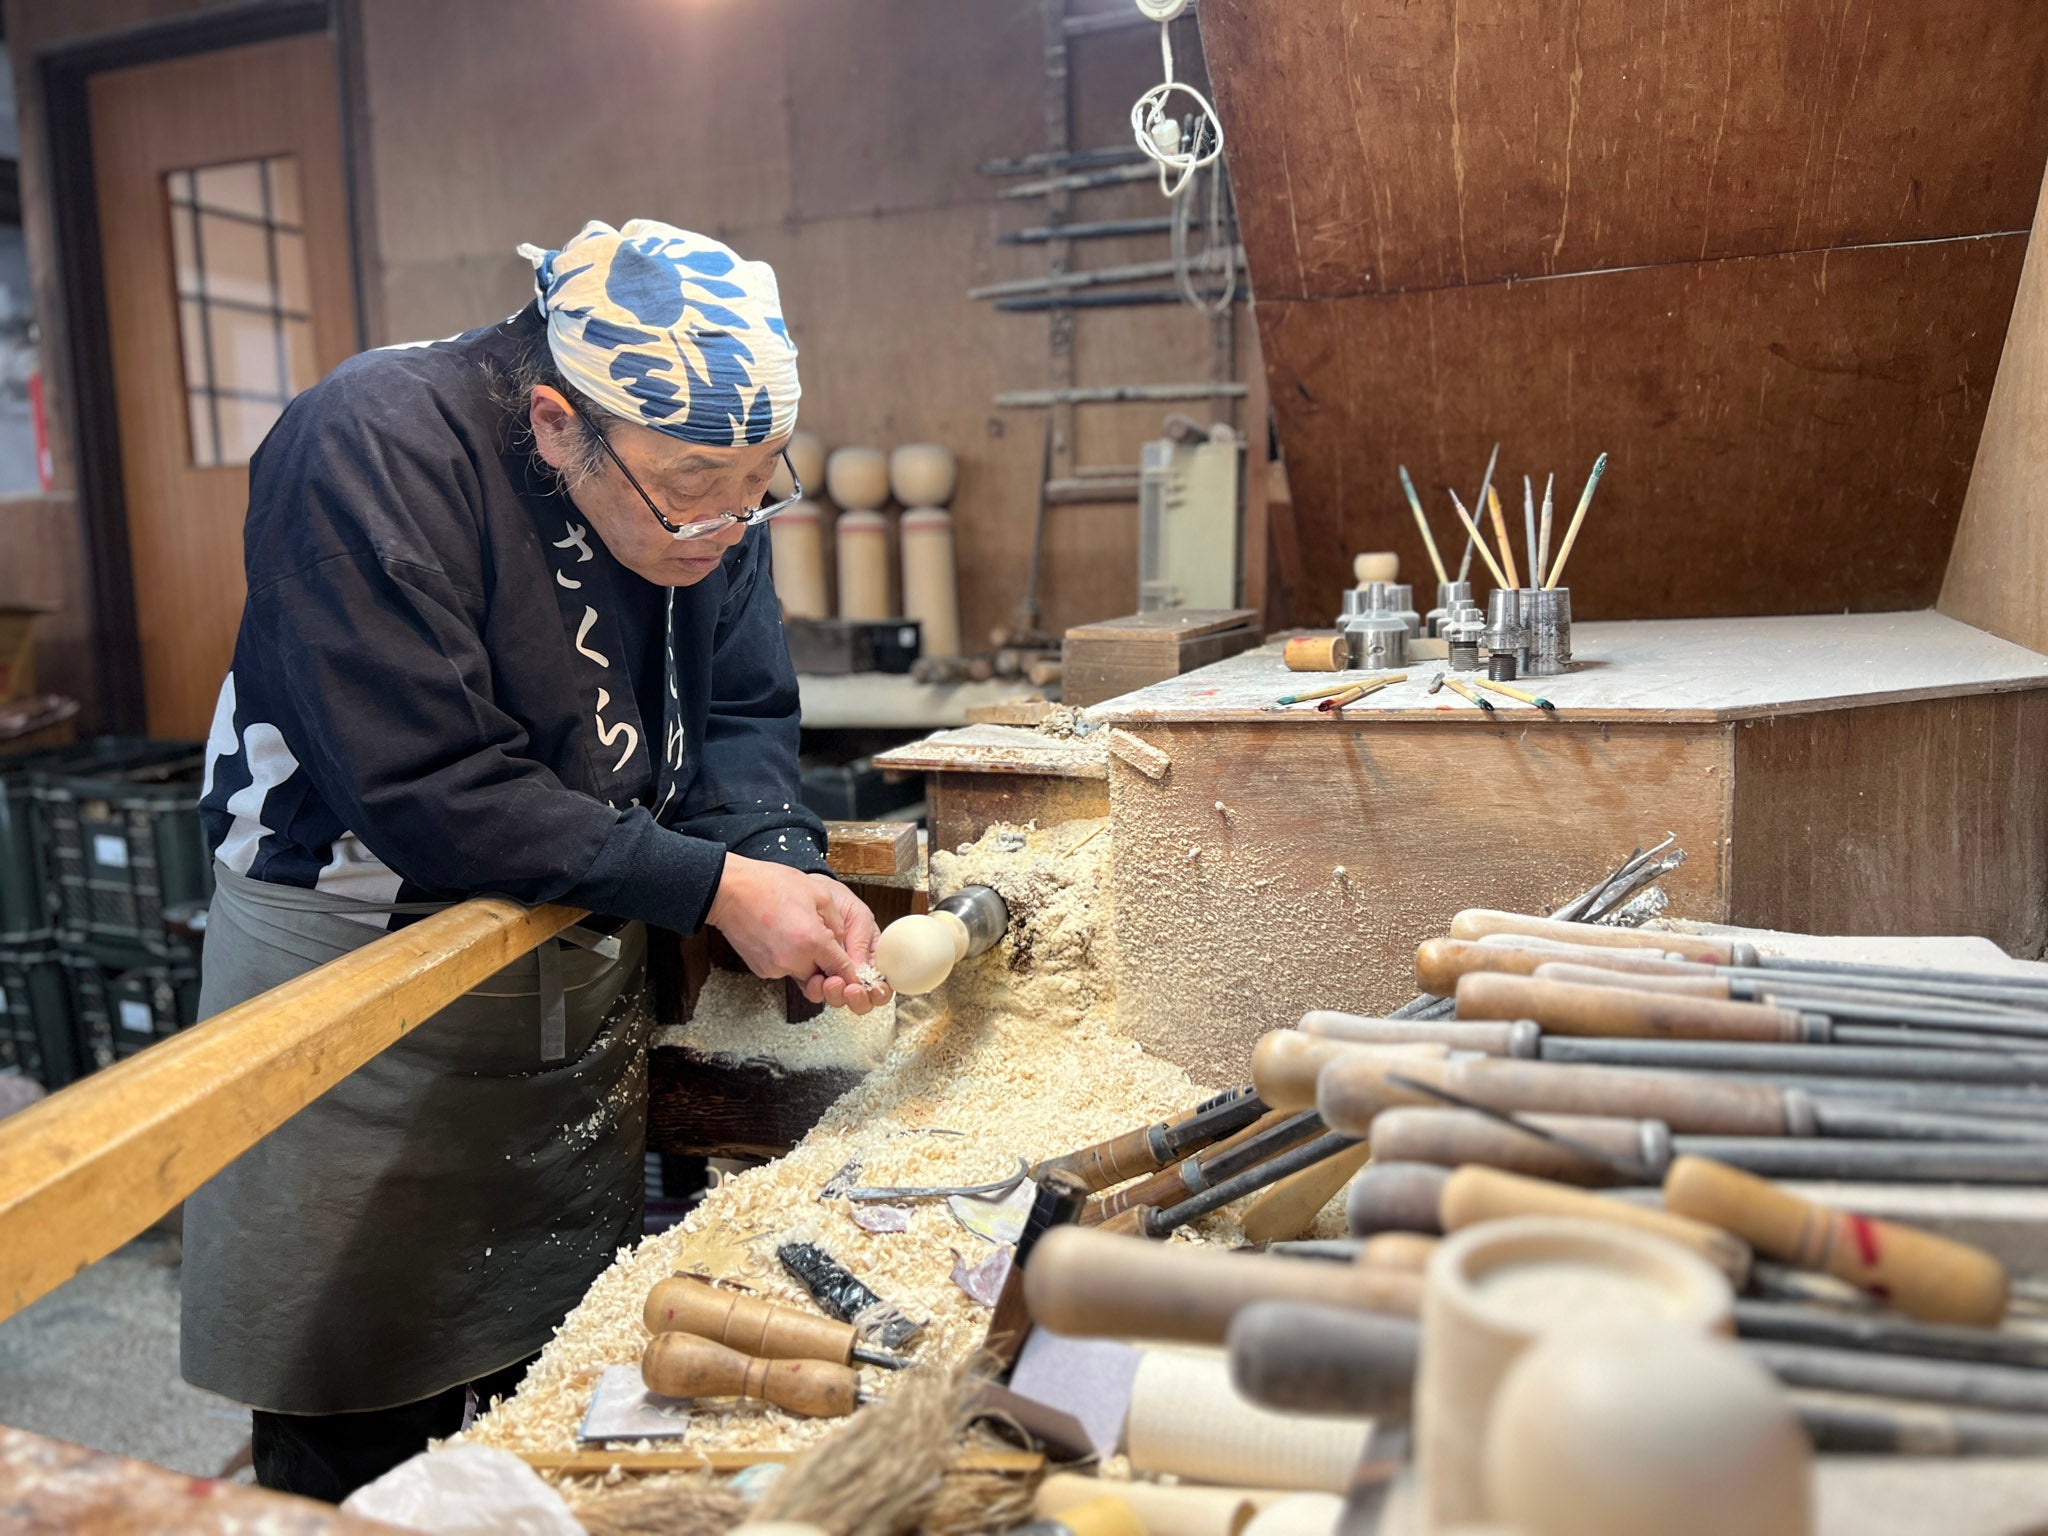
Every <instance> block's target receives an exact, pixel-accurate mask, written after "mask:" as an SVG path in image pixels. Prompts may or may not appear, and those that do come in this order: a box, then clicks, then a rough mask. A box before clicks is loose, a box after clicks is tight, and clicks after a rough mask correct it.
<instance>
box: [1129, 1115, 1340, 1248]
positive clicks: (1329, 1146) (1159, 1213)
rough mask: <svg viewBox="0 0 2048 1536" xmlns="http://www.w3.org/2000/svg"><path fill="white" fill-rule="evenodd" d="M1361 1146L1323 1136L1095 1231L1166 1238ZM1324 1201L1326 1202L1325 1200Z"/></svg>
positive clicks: (1133, 1210) (1144, 1207)
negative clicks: (1196, 1192) (1175, 1201)
mask: <svg viewBox="0 0 2048 1536" xmlns="http://www.w3.org/2000/svg"><path fill="white" fill-rule="evenodd" d="M1361 1145H1362V1144H1361V1143H1360V1142H1359V1140H1358V1138H1356V1137H1354V1136H1337V1135H1331V1134H1324V1135H1321V1136H1318V1137H1316V1138H1315V1140H1313V1141H1309V1142H1304V1143H1302V1144H1301V1145H1299V1146H1295V1147H1290V1148H1289V1149H1288V1150H1287V1151H1285V1152H1282V1153H1280V1154H1278V1155H1277V1156H1274V1157H1269V1158H1267V1159H1266V1160H1265V1161H1264V1162H1261V1163H1257V1164H1254V1165H1253V1166H1252V1167H1249V1168H1247V1169H1245V1170H1244V1171H1243V1172H1242V1173H1239V1174H1236V1175H1234V1176H1232V1177H1231V1178H1227V1179H1225V1180H1223V1181H1222V1182H1221V1183H1219V1184H1212V1185H1210V1186H1209V1188H1207V1189H1205V1190H1203V1191H1202V1192H1201V1193H1200V1194H1199V1195H1190V1196H1188V1198H1187V1199H1185V1200H1183V1201H1181V1202H1180V1203H1179V1204H1177V1205H1169V1206H1166V1207H1164V1208H1163V1209H1155V1208H1154V1207H1152V1206H1149V1205H1134V1206H1131V1207H1130V1208H1129V1209H1127V1210H1123V1211H1119V1212H1118V1213H1117V1214H1116V1215H1114V1216H1112V1217H1110V1218H1109V1219H1108V1220H1107V1221H1105V1222H1103V1223H1102V1224H1101V1226H1099V1227H1098V1228H1096V1230H1097V1231H1101V1232H1115V1233H1120V1234H1124V1235H1127V1236H1136V1237H1150V1238H1162V1237H1167V1236H1170V1235H1171V1234H1172V1233H1173V1232H1174V1231H1175V1230H1176V1229H1177V1228H1180V1227H1184V1226H1186V1225H1187V1224H1188V1223H1189V1222H1191V1221H1199V1220H1200V1219H1201V1218H1202V1217H1204V1216H1206V1215H1208V1214H1209V1213H1210V1212H1211V1211H1218V1210H1221V1209H1222V1208H1223V1207H1224V1206H1226V1205H1229V1204H1231V1203H1233V1202H1234V1201H1238V1200H1242V1199H1243V1198H1244V1197H1245V1196H1246V1195H1253V1194H1257V1193H1258V1192H1259V1191H1260V1190H1263V1189H1269V1188H1272V1187H1273V1186H1275V1185H1277V1184H1279V1183H1280V1182H1282V1181H1283V1180H1286V1179H1290V1178H1292V1177H1294V1176H1295V1175H1296V1174H1299V1173H1303V1172H1307V1171H1312V1170H1314V1169H1315V1168H1316V1167H1317V1166H1318V1165H1320V1164H1323V1163H1326V1162H1328V1161H1330V1160H1331V1159H1332V1158H1336V1157H1339V1156H1343V1155H1346V1154H1349V1153H1350V1152H1351V1151H1352V1150H1353V1149H1354V1148H1357V1147H1360V1146H1361ZM1366 1155H1367V1154H1366V1153H1364V1152H1360V1153H1359V1156H1358V1159H1357V1161H1358V1162H1363V1161H1364V1158H1365V1156H1366ZM1354 1166H1355V1165H1354ZM1342 1183H1343V1180H1341V1179H1340V1180H1338V1182H1337V1185H1336V1186H1333V1187H1332V1189H1331V1191H1330V1193H1331V1194H1335V1193H1336V1190H1337V1188H1338V1187H1341V1186H1342ZM1324 1198H1325V1199H1326V1200H1327V1199H1328V1198H1329V1197H1328V1196H1325V1197H1324ZM1318 1209H1320V1207H1318ZM1310 1214H1311V1215H1313V1214H1314V1213H1313V1212H1311V1213H1310Z"/></svg>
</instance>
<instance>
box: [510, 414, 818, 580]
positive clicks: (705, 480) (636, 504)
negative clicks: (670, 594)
mask: <svg viewBox="0 0 2048 1536" xmlns="http://www.w3.org/2000/svg"><path fill="white" fill-rule="evenodd" d="M528 419H529V421H530V422H531V423H532V426H533V436H534V443H535V445H536V447H537V448H538V449H539V452H540V456H541V458H542V459H544V460H546V461H547V463H549V464H551V465H553V466H554V467H555V468H556V469H558V470H559V469H567V468H569V467H570V466H571V465H572V464H573V463H574V462H575V460H576V454H575V451H574V449H573V447H572V434H573V433H574V432H575V431H576V430H577V427H578V425H579V424H578V423H576V422H575V421H574V413H573V411H572V409H571V407H570V406H569V403H568V402H567V401H566V400H564V399H563V398H562V396H561V395H560V394H559V393H557V392H556V391H555V390H552V389H549V388H547V387H546V386H542V387H540V388H538V389H536V390H534V392H533V401H532V404H531V405H530V407H529V408H528ZM609 441H610V443H611V447H612V452H613V453H615V454H617V455H618V456H619V459H620V460H621V462H623V463H624V464H625V466H626V467H627V468H628V469H630V470H631V471H632V472H633V479H635V480H637V481H639V482H640V486H641V489H642V490H645V491H646V493H647V495H648V497H649V498H651V499H652V500H653V502H654V505H655V506H656V507H657V508H659V509H660V512H661V515H662V516H663V517H665V518H667V519H668V520H669V521H670V522H671V523H673V524H675V525H676V526H677V527H682V526H684V525H686V524H689V523H693V522H706V521H709V520H710V519H712V518H714V517H717V516H718V515H719V514H721V513H725V512H738V513H742V514H744V513H747V512H751V511H753V510H754V509H755V508H756V507H758V506H760V505H761V503H762V501H763V500H764V499H765V498H766V497H767V494H768V481H769V478H770V477H771V476H772V475H773V474H774V473H775V469H776V466H777V465H778V464H779V463H780V462H781V454H782V450H783V449H784V448H785V447H787V446H788V444H789V438H788V437H787V436H786V435H785V436H783V437H776V438H770V439H769V440H768V441H767V442H764V443H756V444H752V445H750V446H746V447H740V448H707V447H703V446H701V445H699V444H696V443H684V442H678V441H677V440H676V439H675V438H672V437H670V436H668V435H667V434H665V433H662V432H657V431H655V430H654V429H653V428H651V427H642V426H638V425H635V424H632V423H625V424H622V425H617V426H614V427H613V429H612V432H611V436H610V438H609ZM569 499H570V500H571V501H573V502H575V503H576V509H577V510H578V511H579V512H581V513H582V514H583V515H584V516H585V517H587V518H589V519H590V525H591V527H593V528H595V529H596V530H597V534H598V537H599V538H601V539H603V540H604V543H605V548H607V549H609V550H610V551H611V552H612V555H613V557H614V558H615V559H616V560H617V561H618V562H619V564H621V565H623V566H625V567H626V569H628V570H629V571H632V572H634V573H635V574H637V575H640V576H644V577H645V578H646V579H647V580H649V581H651V582H653V583H655V584H656V585H657V586H663V587H689V586H695V585H696V584H697V583H698V582H700V581H702V580H703V579H704V578H705V577H706V576H709V575H710V574H711V573H712V572H713V571H715V570H717V569H718V562H719V561H720V560H721V559H722V558H723V557H724V555H725V552H726V551H727V550H729V549H731V548H732V547H733V546H734V545H735V544H737V543H739V541H740V540H741V539H742V538H744V537H745V536H746V531H747V530H746V526H745V525H744V524H743V523H729V524H727V525H726V526H725V527H723V528H721V529H720V530H719V531H718V532H716V533H712V534H707V535H706V536H704V537H703V538H697V539H678V538H676V537H674V536H673V535H672V534H670V533H669V531H668V530H667V529H666V528H664V527H662V526H661V524H660V523H659V522H657V521H656V520H655V517H654V514H653V513H652V512H650V511H649V510H648V507H647V502H646V501H644V500H642V499H641V496H640V492H639V491H636V490H634V489H633V486H632V485H631V483H630V482H628V480H627V479H626V477H625V476H624V475H622V474H620V473H619V467H618V465H617V464H614V463H613V462H612V461H611V460H610V459H609V458H606V457H603V456H602V455H600V456H599V467H598V468H597V470H596V472H595V473H592V474H587V475H582V476H580V477H577V478H574V479H573V480H572V481H571V483H570V485H569Z"/></svg>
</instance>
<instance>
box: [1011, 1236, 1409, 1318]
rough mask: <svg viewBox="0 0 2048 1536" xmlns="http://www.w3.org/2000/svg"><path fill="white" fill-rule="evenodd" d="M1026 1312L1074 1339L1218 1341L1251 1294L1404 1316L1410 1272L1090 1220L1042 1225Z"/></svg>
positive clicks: (1028, 1278)
mask: <svg viewBox="0 0 2048 1536" xmlns="http://www.w3.org/2000/svg"><path fill="white" fill-rule="evenodd" d="M1024 1298H1025V1300H1026V1301H1027V1302H1028V1303H1029V1304H1030V1308H1031V1316H1032V1319H1033V1320H1034V1321H1035V1322H1037V1323H1039V1324H1040V1325H1042V1326H1044V1327H1046V1328H1050V1329H1052V1330H1053V1331H1054V1332H1055V1333H1067V1334H1073V1335H1075V1336H1076V1337H1079V1338H1100V1337H1104V1336H1108V1337H1111V1338H1119V1337H1121V1338H1140V1339H1181V1340H1185V1341H1187V1342H1189V1343H1195V1344H1221V1343H1222V1342H1223V1339H1224V1335H1225V1334H1226V1333H1227V1332H1228V1331H1229V1328H1230V1320H1231V1319H1232V1318H1233V1317H1235V1316H1236V1315H1237V1314H1238V1312H1239V1311H1240V1310H1241V1309H1243V1308H1244V1307H1247V1306H1250V1305H1251V1304H1252V1303H1253V1302H1255V1301H1319V1302H1324V1303H1327V1304H1329V1305H1331V1306H1339V1307H1344V1306H1348V1307H1362V1308H1364V1309H1366V1310H1368V1311H1376V1312H1393V1313H1396V1314H1399V1315H1403V1316H1408V1317H1413V1316H1414V1315H1415V1310H1416V1308H1417V1307H1418V1306H1419V1305H1420V1303H1421V1286H1420V1285H1419V1284H1418V1283H1417V1282H1416V1279H1415V1277H1414V1276H1413V1275H1404V1274H1400V1273H1383V1272H1380V1271H1377V1270H1367V1269H1360V1268H1359V1267H1358V1266H1356V1265H1353V1264H1311V1263H1304V1262H1303V1261H1301V1260H1299V1259H1280V1258H1265V1257H1260V1256H1258V1255H1250V1256H1247V1255H1243V1254H1232V1253H1225V1252H1223V1251H1222V1250H1220V1249H1217V1250H1214V1251H1211V1250H1205V1249H1199V1248H1191V1247H1188V1246H1186V1245H1184V1244H1179V1243H1175V1244H1170V1245H1169V1244H1163V1243H1141V1242H1133V1241H1131V1239H1129V1238H1127V1237H1119V1236H1117V1235H1116V1234H1114V1233H1111V1232H1104V1231H1101V1230H1099V1229H1094V1228H1082V1227H1063V1228H1058V1229H1055V1230H1054V1231H1051V1232H1048V1233H1046V1234H1045V1236H1044V1237H1043V1238H1041V1239H1040V1240H1039V1243H1038V1246H1037V1247H1036V1248H1034V1249H1033V1250H1032V1253H1031V1258H1030V1260H1029V1261H1028V1262H1027V1263H1026V1264H1025V1266H1024Z"/></svg>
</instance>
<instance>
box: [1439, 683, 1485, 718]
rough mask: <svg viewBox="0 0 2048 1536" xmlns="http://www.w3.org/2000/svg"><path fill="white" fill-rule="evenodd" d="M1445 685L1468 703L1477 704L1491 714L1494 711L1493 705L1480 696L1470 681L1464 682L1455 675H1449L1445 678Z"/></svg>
mask: <svg viewBox="0 0 2048 1536" xmlns="http://www.w3.org/2000/svg"><path fill="white" fill-rule="evenodd" d="M1444 686H1445V687H1446V688H1448V689H1450V690H1451V692H1453V693H1455V694H1456V695H1457V696H1458V697H1459V698H1461V699H1463V700H1465V701H1466V702H1467V703H1470V704H1477V705H1478V706H1479V707H1480V708H1481V709H1483V710H1485V711H1486V712H1487V713H1488V714H1489V715H1490V714H1492V713H1493V706H1492V705H1491V704H1489V703H1487V702H1486V700H1484V699H1482V698H1481V697H1479V695H1478V694H1476V693H1474V692H1473V691H1472V687H1471V685H1470V684H1469V683H1462V682H1460V681H1459V680H1458V679H1457V678H1455V677H1447V678H1445V679H1444Z"/></svg>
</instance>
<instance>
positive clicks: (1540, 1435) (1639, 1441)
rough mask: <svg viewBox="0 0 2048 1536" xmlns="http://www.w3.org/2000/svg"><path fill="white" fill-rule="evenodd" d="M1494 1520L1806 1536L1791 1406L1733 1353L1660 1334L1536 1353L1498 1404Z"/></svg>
mask: <svg viewBox="0 0 2048 1536" xmlns="http://www.w3.org/2000/svg"><path fill="white" fill-rule="evenodd" d="M1492 1419H1493V1422H1492V1425H1491V1426H1490V1428H1489V1429H1488V1432H1487V1437H1486V1448H1485V1453H1484V1461H1485V1468H1484V1484H1485V1502H1486V1507H1487V1510H1488V1512H1489V1513H1490V1515H1491V1516H1492V1518H1494V1519H1495V1520H1498V1521H1499V1522H1500V1523H1501V1524H1502V1525H1504V1526H1507V1527H1509V1528H1511V1529H1513V1530H1515V1531H1517V1532H1520V1533H1522V1536H1644V1533H1648V1532H1655V1533H1656V1536H1722V1533H1724V1532H1731V1531H1740V1532H1742V1533H1743V1536H1811V1533H1812V1531H1813V1529H1814V1525H1813V1503H1814V1492H1813V1449H1812V1446H1811V1445H1810V1444H1809V1443H1808V1441H1807V1438H1806V1432H1805V1431H1804V1430H1803V1429H1802V1428H1801V1427H1800V1423H1799V1416H1798V1414H1797V1413H1796V1412H1795V1411H1794V1409H1793V1406H1792V1401H1791V1399H1790V1398H1788V1397H1787V1396H1786V1395H1785V1393H1784V1391H1783V1390H1782V1389H1781V1388H1780V1387H1779V1385H1778V1383H1776V1382H1775V1381H1773V1380H1772V1379H1771V1377H1770V1374H1769V1373H1768V1372H1767V1371H1765V1370H1764V1369H1763V1368H1762V1367H1761V1366H1760V1365H1758V1364H1757V1362H1756V1361H1755V1360H1753V1359H1751V1358H1750V1357H1749V1356H1748V1355H1747V1354H1745V1353H1744V1351H1742V1350H1741V1349H1738V1348H1737V1347H1736V1346H1735V1345H1733V1344H1732V1343H1730V1342H1728V1341H1727V1340H1724V1339H1716V1338H1710V1337H1706V1336H1703V1335H1701V1334H1700V1333H1698V1332H1695V1331H1691V1330H1686V1329H1677V1328H1672V1327H1670V1326H1669V1325H1667V1324H1663V1323H1659V1322H1638V1323H1633V1324H1629V1325H1625V1326H1621V1327H1585V1328H1573V1329H1567V1330H1564V1331H1561V1332H1557V1333H1553V1334H1550V1335H1549V1336H1547V1337H1545V1338H1543V1339H1541V1340H1538V1341H1537V1342H1536V1343H1535V1344H1534V1345H1532V1346H1531V1347H1530V1348H1529V1349H1528V1350H1527V1351H1526V1352H1525V1353H1524V1354H1523V1355H1522V1356H1521V1358H1520V1359H1519V1360H1518V1361H1517V1362H1516V1363H1515V1365H1514V1367H1513V1368H1512V1369H1511V1370H1510V1371H1509V1372H1508V1374H1507V1376H1506V1378H1505V1379H1504V1380H1503V1381H1502V1382H1501V1385H1500V1390H1499V1392H1498V1393H1497V1394H1496V1396H1495V1398H1494V1405H1493V1415H1492Z"/></svg>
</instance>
